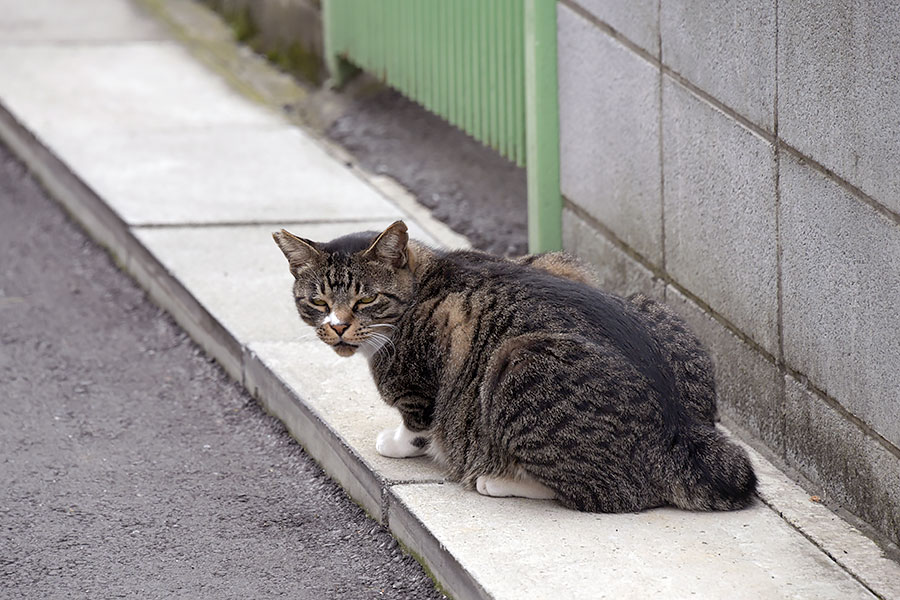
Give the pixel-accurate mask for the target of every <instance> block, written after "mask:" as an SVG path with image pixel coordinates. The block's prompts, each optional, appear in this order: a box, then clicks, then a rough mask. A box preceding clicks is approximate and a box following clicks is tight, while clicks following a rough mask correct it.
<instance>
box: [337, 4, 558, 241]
mask: <svg viewBox="0 0 900 600" xmlns="http://www.w3.org/2000/svg"><path fill="white" fill-rule="evenodd" d="M323 13H324V26H325V53H326V59H327V61H328V64H329V69H330V70H331V73H332V77H333V83H335V84H338V85H339V84H340V83H342V81H343V79H344V78H345V77H346V76H347V74H348V73H349V65H350V64H352V65H355V66H357V67H359V68H361V69H363V70H365V71H368V72H369V73H372V74H374V75H376V76H378V77H380V78H382V79H383V80H384V81H385V82H386V83H387V84H388V85H390V86H391V87H394V88H395V89H397V90H399V91H400V92H401V93H403V94H404V95H406V96H407V97H409V98H411V99H413V100H415V101H416V102H418V103H420V104H421V105H422V106H424V107H425V108H427V109H428V110H430V111H432V112H434V113H435V114H437V115H439V116H441V117H443V118H445V119H446V120H447V121H449V122H450V123H452V124H453V125H456V126H457V127H459V128H460V129H462V130H463V131H465V132H467V133H468V134H470V135H471V136H473V137H474V138H476V139H478V140H480V141H481V142H483V143H485V144H487V145H488V146H490V147H492V148H494V149H495V150H497V151H498V152H500V153H501V154H503V155H504V156H506V157H507V158H509V159H510V160H512V161H515V162H516V163H517V164H519V165H520V166H526V167H527V169H528V196H529V199H528V200H529V246H530V249H531V251H533V252H538V251H547V250H555V249H558V248H559V247H560V245H561V241H560V237H561V233H560V229H561V226H560V219H561V214H560V211H561V206H560V195H559V150H558V146H559V141H558V137H559V136H558V110H557V108H556V106H557V100H556V7H555V1H554V0H324V3H323Z"/></svg>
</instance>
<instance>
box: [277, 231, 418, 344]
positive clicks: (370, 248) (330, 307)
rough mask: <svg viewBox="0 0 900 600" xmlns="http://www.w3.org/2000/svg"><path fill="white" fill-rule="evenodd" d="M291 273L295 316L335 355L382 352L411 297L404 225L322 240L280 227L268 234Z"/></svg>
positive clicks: (410, 280) (412, 284) (411, 288)
mask: <svg viewBox="0 0 900 600" xmlns="http://www.w3.org/2000/svg"><path fill="white" fill-rule="evenodd" d="M272 235H273V237H274V238H275V242H276V243H277V244H278V246H279V248H281V250H282V252H284V255H285V256H286V257H287V259H288V263H289V264H290V270H291V273H292V274H293V275H294V302H295V303H296V305H297V312H298V313H299V314H300V318H301V319H302V320H303V321H304V322H305V323H307V324H308V325H311V326H312V327H314V328H315V330H316V335H317V336H318V337H319V339H320V340H322V341H323V342H325V343H326V344H328V345H329V346H331V347H332V348H333V349H334V351H335V352H337V353H338V354H339V355H341V356H351V355H352V354H355V353H356V352H357V351H358V350H359V351H362V352H363V353H364V354H365V355H366V356H368V357H370V358H371V357H372V356H375V355H376V354H378V353H379V352H381V351H387V350H388V349H389V347H390V344H391V335H392V332H393V331H394V325H393V323H394V322H395V321H397V319H399V318H400V316H401V315H402V314H403V311H404V310H405V309H406V307H407V306H408V305H409V303H410V302H411V301H412V296H413V292H414V280H413V277H412V273H411V272H410V268H409V257H408V248H407V243H408V237H407V233H406V225H405V224H404V223H403V222H402V221H397V222H396V223H394V224H393V225H391V226H390V227H388V228H387V229H386V230H385V231H384V232H382V233H380V234H378V233H375V232H366V233H355V234H351V235H347V236H343V237H340V238H337V239H335V240H332V241H331V242H327V243H320V242H312V241H310V240H306V239H303V238H299V237H297V236H294V235H292V234H290V233H288V232H287V231H285V230H281V231H280V232H277V233H274V234H272Z"/></svg>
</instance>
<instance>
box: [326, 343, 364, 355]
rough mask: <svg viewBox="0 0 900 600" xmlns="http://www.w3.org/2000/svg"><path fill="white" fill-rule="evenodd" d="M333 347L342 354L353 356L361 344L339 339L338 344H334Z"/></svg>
mask: <svg viewBox="0 0 900 600" xmlns="http://www.w3.org/2000/svg"><path fill="white" fill-rule="evenodd" d="M331 347H332V348H334V351H335V352H337V353H338V355H340V356H353V354H354V353H355V352H356V350H357V349H358V348H359V346H357V345H355V344H348V343H347V342H345V341H343V340H342V341H339V342H338V343H337V344H332V345H331Z"/></svg>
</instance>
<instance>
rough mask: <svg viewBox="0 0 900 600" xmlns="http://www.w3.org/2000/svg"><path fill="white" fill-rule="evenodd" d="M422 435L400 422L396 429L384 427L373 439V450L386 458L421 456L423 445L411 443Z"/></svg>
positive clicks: (423, 449)
mask: <svg viewBox="0 0 900 600" xmlns="http://www.w3.org/2000/svg"><path fill="white" fill-rule="evenodd" d="M422 437H423V436H422V434H418V435H417V434H416V433H415V432H412V431H410V430H409V429H407V428H406V427H404V426H403V425H402V424H401V425H400V426H399V427H397V428H396V429H385V430H384V431H382V432H381V433H379V434H378V437H377V438H376V439H375V450H377V451H378V454H380V455H382V456H387V457H388V458H410V457H413V456H422V455H423V454H425V448H424V446H422V445H416V444H415V443H413V442H414V441H415V440H418V439H421V438H422Z"/></svg>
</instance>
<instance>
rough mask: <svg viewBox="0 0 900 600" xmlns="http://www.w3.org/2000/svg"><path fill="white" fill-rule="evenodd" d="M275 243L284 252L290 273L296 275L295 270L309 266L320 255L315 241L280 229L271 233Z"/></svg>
mask: <svg viewBox="0 0 900 600" xmlns="http://www.w3.org/2000/svg"><path fill="white" fill-rule="evenodd" d="M272 237H273V238H274V239H275V243H276V244H278V247H279V248H281V251H282V252H284V255H285V257H286V258H287V259H288V264H289V265H290V266H291V273H293V274H294V276H295V277H296V276H297V272H298V271H300V270H301V269H303V268H304V267H308V266H311V265H312V264H313V263H314V262H315V261H317V260H318V259H319V257H321V255H322V253H321V251H320V250H319V249H318V248H316V243H315V242H311V241H309V240H305V239H303V238H301V237H297V236H296V235H294V234H293V233H290V232H289V231H286V230H284V229H282V230H281V231H276V232H275V233H273V234H272Z"/></svg>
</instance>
